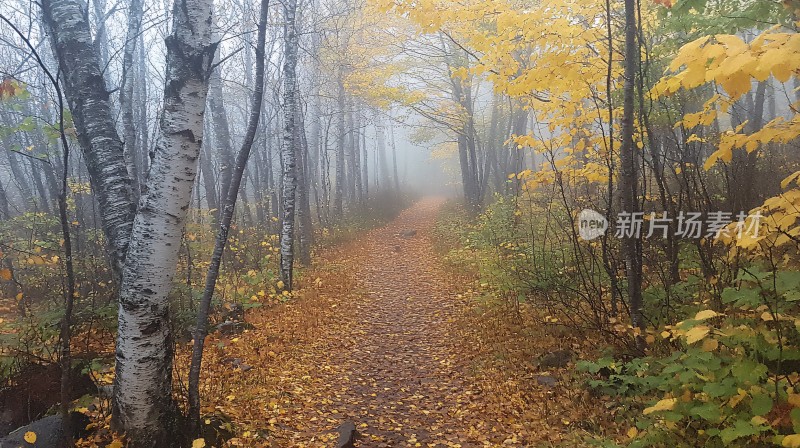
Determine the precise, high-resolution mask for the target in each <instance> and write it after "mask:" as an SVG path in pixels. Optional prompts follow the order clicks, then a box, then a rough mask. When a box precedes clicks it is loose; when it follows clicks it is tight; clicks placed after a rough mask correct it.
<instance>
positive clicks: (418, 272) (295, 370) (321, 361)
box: [177, 198, 597, 447]
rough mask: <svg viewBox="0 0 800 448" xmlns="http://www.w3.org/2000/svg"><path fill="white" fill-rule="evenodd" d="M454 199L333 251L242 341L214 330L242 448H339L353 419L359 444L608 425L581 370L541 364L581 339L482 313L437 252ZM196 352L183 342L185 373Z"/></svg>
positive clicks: (215, 357) (570, 431) (225, 407)
mask: <svg viewBox="0 0 800 448" xmlns="http://www.w3.org/2000/svg"><path fill="white" fill-rule="evenodd" d="M443 203H444V201H443V200H442V199H438V198H426V199H423V200H421V201H420V202H418V203H416V204H415V205H413V206H412V207H410V208H409V209H407V210H405V211H404V212H402V214H401V215H400V216H399V217H398V218H397V219H395V220H394V221H392V222H391V223H389V224H387V225H386V226H384V227H381V228H378V229H375V230H372V231H370V232H368V233H367V234H365V235H363V237H361V238H358V239H356V240H353V241H350V242H348V243H346V244H343V245H340V246H339V247H334V248H329V249H326V250H325V251H324V253H323V254H320V257H319V261H318V262H317V263H316V264H315V266H314V267H313V268H312V269H310V270H309V271H307V272H306V274H305V276H304V278H303V279H301V284H304V285H306V286H305V287H304V288H303V290H302V291H300V293H299V294H298V296H299V297H298V298H297V299H296V300H292V301H289V302H287V303H286V304H283V305H279V306H276V307H271V308H261V309H255V310H252V311H250V312H248V316H247V321H248V322H249V323H250V324H252V325H253V329H251V330H248V331H246V332H245V333H242V334H240V335H238V336H236V337H232V336H231V337H225V336H222V335H220V334H218V333H217V334H214V335H212V336H211V337H210V340H209V342H208V343H207V344H206V347H208V349H207V352H206V355H205V359H204V373H203V377H204V382H203V385H202V391H201V395H202V396H203V401H204V405H205V407H204V413H206V415H210V414H213V413H217V414H222V415H225V416H227V418H229V419H230V421H231V422H232V426H233V427H234V431H233V432H234V434H235V436H236V437H235V438H234V439H232V440H230V441H229V444H231V445H236V446H269V447H311V446H319V447H332V446H333V444H334V442H335V440H336V438H337V433H336V431H335V430H336V428H337V426H339V425H340V424H341V423H343V422H344V421H347V420H350V421H352V422H354V423H355V425H356V427H357V429H358V432H359V433H360V435H361V437H360V439H359V442H358V443H357V446H360V447H405V446H422V447H459V446H461V447H472V446H476V447H477V446H550V445H553V444H557V443H559V442H567V443H568V444H569V445H571V446H574V445H575V444H577V438H576V437H577V436H576V434H577V433H578V432H583V431H584V429H590V428H586V427H585V426H586V425H591V426H596V425H597V422H595V424H592V422H590V421H589V418H588V417H586V415H581V414H586V413H588V412H589V411H590V408H592V407H593V406H587V405H586V403H587V401H589V400H588V398H587V396H586V394H585V393H582V390H581V388H580V387H575V385H574V384H571V382H574V381H575V379H574V378H573V377H574V375H572V374H571V373H569V372H571V369H569V368H567V369H556V371H551V372H540V371H538V370H537V369H536V368H535V366H533V365H532V363H531V361H532V358H533V357H536V356H538V355H541V354H543V353H546V352H547V351H549V350H555V349H558V348H563V347H564V345H565V344H566V345H567V346H569V344H570V343H571V342H572V341H571V339H570V338H565V337H563V336H559V335H549V334H546V332H545V333H542V334H538V335H536V337H535V338H526V339H525V340H526V341H528V342H525V341H520V340H519V339H518V338H519V337H520V336H521V333H520V331H521V330H520V328H510V327H509V326H508V325H510V324H507V321H508V319H505V318H503V317H502V316H494V315H492V314H491V313H490V312H488V311H486V310H483V311H480V310H479V309H478V308H476V306H475V304H474V302H475V300H474V298H473V297H472V295H473V294H474V291H473V289H472V288H473V286H472V284H473V283H474V278H471V276H470V275H469V274H466V273H459V272H455V271H454V270H453V269H447V267H446V266H445V263H444V262H443V261H442V260H441V259H440V258H439V257H438V256H437V255H436V251H435V250H434V243H435V241H434V239H435V236H434V227H435V224H436V220H437V216H438V213H439V211H440V209H441V207H442V205H443ZM413 231H416V233H415V234H414V235H413V236H412V235H404V233H406V232H413ZM472 277H474V275H473V276H472ZM530 340H533V341H534V342H533V343H534V344H536V345H535V346H529V345H526V344H528V343H529V342H530ZM520 347H524V350H522V349H520ZM536 351H539V353H535V352H536ZM532 352H533V353H532ZM525 358H527V359H525ZM185 359H186V354H185V350H183V349H181V350H179V355H178V362H177V365H178V372H179V373H178V377H179V378H180V377H183V378H185V376H184V375H185V362H186V360H185ZM496 361H497V362H496ZM541 375H546V376H547V378H552V380H550V379H548V380H546V381H544V382H541V381H537V378H542V376H541ZM595 404H597V403H595ZM209 421H210V420H209Z"/></svg>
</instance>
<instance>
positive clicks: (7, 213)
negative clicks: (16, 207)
mask: <svg viewBox="0 0 800 448" xmlns="http://www.w3.org/2000/svg"><path fill="white" fill-rule="evenodd" d="M10 218H11V209H10V208H9V206H8V194H7V193H6V189H5V187H3V182H2V180H1V179H0V221H4V220H6V219H10Z"/></svg>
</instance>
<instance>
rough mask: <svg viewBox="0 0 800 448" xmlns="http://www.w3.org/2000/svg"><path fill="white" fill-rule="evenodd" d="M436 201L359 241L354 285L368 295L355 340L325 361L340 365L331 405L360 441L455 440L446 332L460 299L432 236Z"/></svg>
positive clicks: (455, 381)
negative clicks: (445, 273) (360, 257)
mask: <svg viewBox="0 0 800 448" xmlns="http://www.w3.org/2000/svg"><path fill="white" fill-rule="evenodd" d="M441 203H442V201H441V200H437V199H426V200H423V201H422V202H419V203H417V204H416V205H415V206H413V207H412V208H410V209H409V210H406V211H405V212H403V214H402V215H400V217H399V218H398V219H396V220H395V221H393V222H392V223H391V224H389V225H388V226H386V227H383V228H380V229H377V230H375V231H373V232H370V233H369V235H367V237H366V238H365V240H364V241H363V246H362V250H363V252H364V254H365V255H366V256H365V260H364V262H363V263H361V265H360V269H359V271H358V273H357V275H356V282H357V284H358V286H359V287H360V288H361V289H363V291H364V292H365V293H366V298H365V300H364V301H363V302H361V303H359V304H358V306H357V310H356V314H355V315H356V316H357V318H356V319H354V322H353V323H354V325H353V327H351V330H352V332H353V333H354V334H356V335H358V337H357V338H355V339H353V340H351V341H349V343H348V344H347V345H346V346H345V347H343V350H340V351H336V352H335V353H333V356H332V357H331V358H330V364H332V365H335V366H337V367H338V368H337V369H336V370H337V374H336V375H333V376H332V377H331V378H330V379H329V384H331V385H332V386H333V387H332V389H331V391H330V392H332V394H333V395H334V397H335V400H334V402H333V403H332V405H333V406H334V407H335V408H337V409H341V412H340V413H341V414H344V416H345V417H348V418H350V419H352V420H353V421H355V422H356V423H357V424H361V425H362V431H361V432H363V433H365V434H366V435H367V436H368V440H370V441H371V442H372V443H364V444H363V445H364V446H402V445H411V446H414V445H415V444H416V443H420V444H422V445H423V446H427V444H428V443H436V444H440V445H446V444H447V442H448V441H449V442H458V441H459V438H460V437H459V436H458V435H457V434H456V432H457V430H458V429H459V428H457V426H458V427H460V425H459V424H458V423H459V422H458V412H459V410H458V408H459V404H460V403H459V402H458V399H457V397H459V396H460V395H461V394H462V392H463V388H464V386H463V382H462V379H461V378H462V374H461V373H460V372H459V371H457V370H456V369H455V365H456V359H455V358H456V355H455V354H454V353H453V352H452V350H451V347H450V346H449V345H448V341H450V340H451V339H452V338H451V337H450V335H449V334H448V332H447V329H448V319H450V318H451V316H452V314H453V312H454V308H455V307H456V306H458V305H457V304H458V302H457V300H456V298H455V295H454V294H451V293H450V291H448V287H449V286H450V285H448V281H447V279H446V278H444V276H443V273H442V272H441V271H440V267H439V265H438V263H439V261H438V259H437V258H436V257H435V256H434V251H433V247H432V241H431V237H432V236H431V232H432V229H433V226H434V224H435V218H436V212H437V210H438V209H439V207H440V205H441ZM406 232H408V233H414V232H416V233H415V234H414V235H410V234H409V235H403V233H406ZM364 425H366V426H364Z"/></svg>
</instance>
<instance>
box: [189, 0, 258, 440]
mask: <svg viewBox="0 0 800 448" xmlns="http://www.w3.org/2000/svg"><path fill="white" fill-rule="evenodd" d="M268 16H269V0H262V1H261V14H260V19H259V22H258V38H257V39H258V42H257V47H256V77H255V87H254V92H253V98H252V104H251V108H250V118H249V121H248V125H247V132H246V134H245V137H244V141H243V142H242V147H241V149H240V150H239V154H238V155H237V157H236V166H235V168H234V171H233V173H232V176H231V184H230V186H229V187H228V191H227V193H226V197H227V200H226V201H225V203H224V204H225V205H224V210H223V211H222V218H221V220H220V225H219V233H218V234H217V239H216V242H215V244H214V252H213V254H212V255H211V264H210V265H209V267H208V271H207V273H206V283H205V288H204V289H203V297H202V299H201V300H200V305H199V308H198V311H197V324H196V327H195V334H194V346H193V347H192V362H191V366H190V367H189V420H190V424H191V429H192V434H193V435H195V436H198V435H199V428H200V425H199V424H200V367H201V365H202V362H203V346H204V344H205V339H206V336H207V335H208V313H209V310H210V308H211V298H212V297H213V296H214V289H215V288H216V285H217V278H219V268H220V265H221V264H222V256H223V255H224V253H225V247H226V246H227V244H228V233H229V231H230V225H231V221H232V220H233V212H234V210H235V207H236V198H237V197H238V195H239V186H240V183H241V181H242V177H243V176H244V171H245V167H246V166H247V161H248V160H249V159H250V152H251V150H252V148H253V141H254V140H255V136H256V131H257V130H258V122H259V120H260V117H261V102H262V100H263V99H264V64H265V59H266V57H265V54H264V48H265V46H266V45H265V44H266V35H267V19H268Z"/></svg>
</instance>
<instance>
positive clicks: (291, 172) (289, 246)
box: [281, 0, 299, 291]
mask: <svg viewBox="0 0 800 448" xmlns="http://www.w3.org/2000/svg"><path fill="white" fill-rule="evenodd" d="M283 10H284V20H285V28H284V39H285V47H284V48H285V50H284V51H285V54H284V63H283V76H284V78H283V82H284V92H283V107H284V113H285V117H286V118H285V129H284V134H283V147H282V148H281V161H282V164H283V222H282V225H281V279H282V280H283V282H284V284H285V287H286V289H288V290H289V291H291V290H292V286H293V285H292V270H293V267H294V217H295V191H296V190H297V173H296V168H297V160H296V155H297V152H298V151H297V149H296V147H297V145H298V144H299V139H298V138H297V135H298V133H297V131H296V130H295V126H297V125H298V121H299V120H298V119H297V74H296V70H297V47H298V39H299V36H298V35H297V27H296V23H295V16H296V13H297V0H284V8H283Z"/></svg>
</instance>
